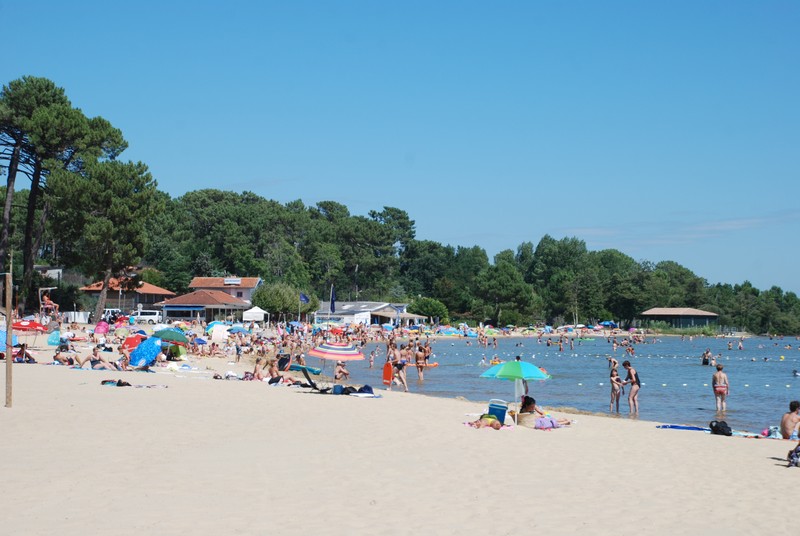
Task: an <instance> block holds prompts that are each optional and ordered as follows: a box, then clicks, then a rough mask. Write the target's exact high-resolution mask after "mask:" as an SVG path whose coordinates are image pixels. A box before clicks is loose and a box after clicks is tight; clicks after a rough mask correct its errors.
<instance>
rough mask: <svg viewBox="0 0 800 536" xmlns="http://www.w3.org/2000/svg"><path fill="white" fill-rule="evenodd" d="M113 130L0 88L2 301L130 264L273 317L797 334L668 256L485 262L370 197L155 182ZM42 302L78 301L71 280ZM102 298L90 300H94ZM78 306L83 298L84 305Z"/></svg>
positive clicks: (27, 81)
mask: <svg viewBox="0 0 800 536" xmlns="http://www.w3.org/2000/svg"><path fill="white" fill-rule="evenodd" d="M126 148H127V142H125V140H124V137H123V135H122V133H121V132H120V131H119V130H118V129H116V128H114V127H113V126H112V125H111V124H110V123H109V122H108V121H106V120H104V119H103V118H100V117H94V118H89V117H86V116H85V115H84V114H83V112H82V111H81V110H79V109H78V108H74V107H73V106H72V104H71V103H70V101H69V100H68V99H67V97H66V94H65V91H64V90H63V89H62V88H58V87H57V86H56V85H55V84H54V83H53V82H51V81H50V80H47V79H45V78H37V77H23V78H21V79H18V80H14V81H12V82H10V83H9V84H8V85H5V86H3V88H2V92H0V176H4V177H5V179H6V185H5V188H4V189H3V190H2V193H3V198H4V199H5V204H4V210H3V220H2V227H1V228H0V272H2V271H5V270H6V267H7V266H8V261H9V259H10V255H11V253H12V252H13V261H14V282H15V286H16V287H17V293H18V294H17V297H18V299H19V301H20V303H21V304H22V306H23V307H25V304H26V303H27V309H31V308H32V307H34V301H35V300H36V291H35V289H36V288H37V287H38V286H40V285H41V284H42V281H41V280H40V276H39V275H38V274H37V273H36V272H35V270H33V266H34V264H50V265H56V266H62V267H64V268H66V269H72V270H75V271H78V272H80V273H82V274H84V275H85V276H87V277H89V278H92V279H100V280H103V281H105V282H106V283H107V282H108V281H109V279H110V278H111V277H117V276H119V275H123V274H125V273H126V270H128V269H129V268H130V267H131V266H137V265H141V266H144V267H145V269H144V270H142V271H140V272H139V273H138V275H137V276H136V277H134V278H133V279H132V280H131V284H132V285H135V284H136V281H137V280H144V281H147V282H150V283H153V284H155V285H158V286H161V287H164V288H168V289H170V290H173V291H175V292H178V293H183V292H186V290H187V286H188V284H189V282H190V281H191V279H192V277H194V276H223V275H238V276H260V277H261V278H263V279H264V280H265V282H266V283H267V284H266V285H264V286H263V288H262V290H260V291H259V293H258V294H257V296H256V297H254V300H253V301H254V302H255V303H263V304H264V305H267V306H268V307H269V308H270V309H271V310H272V311H273V312H287V313H291V312H297V301H296V298H295V297H296V296H298V295H299V293H300V292H304V293H306V294H308V295H309V296H312V297H313V299H312V301H311V303H310V304H308V305H307V306H306V308H307V310H310V309H312V308H314V307H316V305H317V304H318V302H319V300H320V299H327V298H328V292H329V291H330V287H331V285H335V287H336V293H337V296H338V299H339V300H362V301H364V300H369V301H390V302H410V303H411V304H412V307H411V309H412V310H414V311H416V312H419V313H421V314H428V315H431V316H436V317H439V318H440V319H443V320H449V321H456V320H469V321H475V322H481V321H482V322H488V323H491V324H493V325H499V326H504V325H507V324H514V325H528V324H534V323H544V322H546V323H549V324H562V323H572V324H577V323H584V324H590V323H593V322H595V321H601V320H607V319H613V320H616V321H618V322H621V323H622V324H623V325H628V324H630V323H632V322H634V320H635V319H636V318H637V316H638V315H639V313H641V312H642V311H644V310H647V309H649V308H651V307H695V308H699V309H704V310H707V311H712V312H715V313H718V314H719V315H720V316H719V324H720V325H722V326H730V327H736V328H740V329H746V330H747V331H750V332H753V333H780V334H797V333H800V301H798V298H797V296H796V295H795V294H794V293H793V292H784V291H783V290H782V289H780V288H779V287H772V288H770V289H769V290H759V289H757V288H755V287H753V286H752V285H751V284H750V283H749V282H747V281H745V282H744V283H741V284H735V285H731V284H716V285H709V284H708V282H707V281H706V280H705V279H703V278H702V277H699V276H697V275H695V274H694V273H692V272H691V271H690V270H689V269H687V268H685V267H683V266H681V265H680V264H678V263H676V262H672V261H662V262H658V263H652V262H649V261H641V262H638V261H635V260H634V259H632V258H631V257H629V256H627V255H625V254H624V253H622V252H620V251H618V250H615V249H606V250H602V251H588V250H587V248H586V244H585V242H584V241H583V240H581V239H579V238H575V237H570V238H562V239H556V238H553V237H551V236H548V235H545V236H544V237H542V238H541V239H540V240H539V241H538V243H536V244H535V245H534V243H533V242H523V243H522V244H520V245H519V246H518V247H517V248H516V250H515V251H514V250H505V251H501V252H500V253H498V254H497V255H495V256H494V258H493V259H489V257H488V256H487V254H486V251H485V250H484V249H482V248H480V247H478V246H452V245H443V244H440V243H438V242H434V241H430V240H417V238H416V236H415V224H414V221H413V219H411V217H410V216H409V214H408V213H407V212H406V211H404V210H402V209H400V208H395V207H382V208H380V209H378V208H376V209H375V210H372V211H370V212H369V213H368V214H367V215H366V216H360V215H352V214H350V211H349V210H348V208H347V207H346V206H345V205H342V204H340V203H337V202H336V201H323V202H320V203H317V204H316V205H314V206H306V205H305V204H304V203H303V202H302V201H301V200H296V201H292V202H289V203H286V204H282V203H279V202H277V201H273V200H269V199H266V198H264V197H261V196H258V195H256V194H253V193H250V192H244V193H236V192H229V191H220V190H198V191H192V192H188V193H186V194H185V195H183V196H180V197H178V198H175V199H173V198H171V197H170V196H169V195H168V194H166V193H164V192H162V191H160V190H158V187H157V182H156V180H155V179H154V178H153V177H152V176H151V174H150V173H149V171H148V169H147V166H146V165H145V164H143V163H141V162H124V161H122V160H120V156H121V154H122V153H123V152H124V150H125V149H126ZM53 297H54V299H55V300H56V301H59V299H60V300H61V301H63V302H64V303H72V302H73V301H75V302H80V300H82V299H83V298H82V297H81V296H79V294H78V293H77V291H76V287H75V286H74V285H67V284H62V285H61V287H60V288H59V289H58V290H56V291H54V292H53ZM104 301H105V293H103V294H102V295H101V299H100V303H97V304H96V305H95V306H96V308H97V309H102V307H103V306H104ZM87 305H88V304H87Z"/></svg>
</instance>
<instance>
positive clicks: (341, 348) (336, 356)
mask: <svg viewBox="0 0 800 536" xmlns="http://www.w3.org/2000/svg"><path fill="white" fill-rule="evenodd" d="M308 355H310V356H311V357H317V358H319V359H329V360H333V361H359V360H362V359H364V354H362V353H361V352H359V351H358V349H357V348H356V347H355V345H353V344H348V343H336V342H326V343H323V344H321V345H319V346H317V347H316V348H312V349H311V350H309V351H308Z"/></svg>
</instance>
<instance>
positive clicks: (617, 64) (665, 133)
mask: <svg viewBox="0 0 800 536" xmlns="http://www.w3.org/2000/svg"><path fill="white" fill-rule="evenodd" d="M0 20H2V21H3V49H4V54H3V56H2V60H0V82H2V83H4V84H5V83H7V82H8V81H10V80H12V79H14V78H18V77H20V76H22V75H26V74H30V75H36V76H44V77H48V78H50V79H52V80H53V81H55V82H56V83H57V84H58V85H60V86H62V87H64V88H65V89H66V91H67V94H68V96H69V97H70V98H71V100H72V102H73V104H74V105H75V106H78V107H80V108H82V109H83V110H84V111H85V112H86V113H87V114H88V115H91V116H94V115H101V116H103V117H105V118H106V119H108V120H110V121H111V122H112V123H113V124H114V125H115V126H117V127H118V128H120V129H121V130H122V131H123V134H124V135H125V137H126V139H127V140H128V141H129V143H130V149H128V151H126V153H124V155H123V157H125V158H127V159H131V160H141V161H143V162H145V163H146V164H148V165H149V166H150V169H151V171H152V172H153V174H154V176H155V177H156V178H157V180H158V183H159V187H160V189H162V190H164V191H166V192H168V193H169V194H171V195H172V196H173V197H177V196H180V195H181V194H183V193H185V192H187V191H190V190H196V189H200V188H220V189H227V190H234V191H244V190H248V191H252V192H255V193H257V194H259V195H262V196H264V197H266V198H270V199H276V200H278V201H281V202H287V201H290V200H293V199H298V198H300V199H302V200H303V201H304V202H305V203H306V204H307V205H313V204H315V203H317V202H318V201H321V200H334V201H339V202H341V203H343V204H345V205H347V206H348V207H349V209H350V211H351V213H353V214H361V215H366V213H367V212H368V211H369V210H371V209H378V210H380V209H381V208H382V207H383V206H384V205H388V206H395V207H398V208H401V209H404V210H406V211H407V212H408V213H409V214H410V216H411V218H412V219H414V220H415V221H416V224H417V237H418V238H420V239H431V240H435V241H438V242H441V243H445V244H452V245H463V246H472V245H479V246H482V247H484V248H485V249H486V250H487V252H488V253H489V255H490V256H493V255H494V254H495V253H497V252H498V251H501V250H503V249H516V247H517V246H518V245H519V244H520V243H521V242H523V241H531V242H533V243H534V245H535V244H536V243H538V241H539V240H540V239H541V237H542V236H544V235H545V234H550V235H551V236H553V237H555V238H563V237H565V236H576V237H578V238H581V239H583V240H585V241H586V244H587V246H588V248H589V249H592V250H596V249H605V248H615V249H618V250H620V251H622V252H624V253H626V254H628V255H630V256H632V257H633V258H634V259H636V260H650V261H654V262H657V261H660V260H674V261H677V262H679V263H680V264H682V265H684V266H686V267H687V268H689V269H691V270H692V271H694V272H695V273H696V274H697V275H699V276H701V277H705V278H706V279H708V281H709V282H711V283H716V282H724V283H741V282H743V281H744V280H750V281H751V282H752V283H753V284H754V285H756V286H757V287H759V288H762V289H766V288H769V287H771V286H772V285H778V286H780V287H782V288H783V289H784V290H792V291H795V292H800V282H798V279H797V273H798V270H797V267H798V265H800V258H799V257H800V249H798V246H797V243H798V237H800V207H798V203H799V202H800V199H799V198H800V196H799V195H798V194H800V180H799V179H800V176H798V175H800V172H799V170H800V104H799V103H800V33H798V29H799V28H800V3H799V2H793V1H783V2H777V1H763V2H753V1H749V0H748V1H730V0H725V1H715V2H702V1H700V2H696V1H669V2H656V1H647V2H642V1H630V2H615V1H608V0H604V1H602V2H600V1H591V2H580V1H568V2H567V1H565V2H552V1H546V2H545V1H533V0H530V1H502V2H487V1H464V0H459V1H447V2H430V1H424V2H411V1H403V2H376V1H364V2H348V1H342V2H303V1H291V2H286V1H282V2H258V3H256V2H227V3H226V2H219V1H215V2H202V1H201V2H188V1H187V2H182V1H173V2H154V1H138V2H126V3H117V2H95V1H80V0H78V1H75V2H61V1H58V2H57V1H40V2H35V1H32V2H19V1H7V0H0Z"/></svg>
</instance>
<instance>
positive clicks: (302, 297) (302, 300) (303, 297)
mask: <svg viewBox="0 0 800 536" xmlns="http://www.w3.org/2000/svg"><path fill="white" fill-rule="evenodd" d="M300 301H301V302H303V303H308V302H309V299H308V296H306V295H305V294H303V293H302V292H301V293H300Z"/></svg>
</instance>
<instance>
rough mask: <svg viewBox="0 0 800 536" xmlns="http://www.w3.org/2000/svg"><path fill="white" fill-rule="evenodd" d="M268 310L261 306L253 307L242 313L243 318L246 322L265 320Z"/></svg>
mask: <svg viewBox="0 0 800 536" xmlns="http://www.w3.org/2000/svg"><path fill="white" fill-rule="evenodd" d="M265 314H267V312H266V311H265V310H264V309H262V308H261V307H257V306H256V307H253V308H252V309H248V310H247V311H245V312H243V313H242V320H244V321H245V322H263V321H264V315H265Z"/></svg>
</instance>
